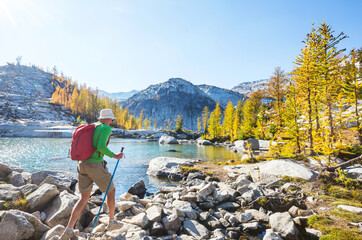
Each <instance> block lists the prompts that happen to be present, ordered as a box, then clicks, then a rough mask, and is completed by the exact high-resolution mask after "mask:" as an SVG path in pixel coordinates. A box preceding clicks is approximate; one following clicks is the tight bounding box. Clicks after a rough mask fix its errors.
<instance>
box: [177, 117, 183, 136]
mask: <svg viewBox="0 0 362 240" xmlns="http://www.w3.org/2000/svg"><path fill="white" fill-rule="evenodd" d="M175 121H176V127H175V131H176V133H182V132H183V129H182V125H183V120H182V117H181V116H180V115H177V119H176V120H175Z"/></svg>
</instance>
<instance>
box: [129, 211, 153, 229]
mask: <svg viewBox="0 0 362 240" xmlns="http://www.w3.org/2000/svg"><path fill="white" fill-rule="evenodd" d="M149 222H150V220H149V219H148V218H147V215H146V213H140V214H138V215H136V216H134V217H133V218H132V219H131V220H130V223H131V224H134V225H138V226H140V227H141V228H145V227H146V226H147V225H148V223H149Z"/></svg>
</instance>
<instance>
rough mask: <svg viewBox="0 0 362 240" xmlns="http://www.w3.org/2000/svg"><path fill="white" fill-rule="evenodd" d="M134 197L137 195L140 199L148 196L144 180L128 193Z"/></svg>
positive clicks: (133, 186)
mask: <svg viewBox="0 0 362 240" xmlns="http://www.w3.org/2000/svg"><path fill="white" fill-rule="evenodd" d="M127 192H128V193H130V194H132V195H137V196H138V197H139V198H143V197H144V196H145V194H146V186H145V183H144V181H143V180H140V181H138V182H136V183H135V184H133V185H132V187H130V188H129V189H128V191H127Z"/></svg>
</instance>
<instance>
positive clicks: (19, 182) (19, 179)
mask: <svg viewBox="0 0 362 240" xmlns="http://www.w3.org/2000/svg"><path fill="white" fill-rule="evenodd" d="M9 183H10V184H12V185H14V186H16V187H20V186H24V185H25V180H24V178H23V175H22V174H21V173H15V174H14V175H13V176H12V177H11V179H10V181H9Z"/></svg>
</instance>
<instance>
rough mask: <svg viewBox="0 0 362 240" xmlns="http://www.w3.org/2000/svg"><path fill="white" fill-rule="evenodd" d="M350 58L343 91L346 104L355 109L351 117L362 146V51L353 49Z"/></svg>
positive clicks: (346, 67) (346, 68)
mask: <svg viewBox="0 0 362 240" xmlns="http://www.w3.org/2000/svg"><path fill="white" fill-rule="evenodd" d="M349 56H350V57H349V61H346V62H345V64H346V65H345V69H344V77H343V81H342V91H343V95H344V98H345V100H346V101H345V103H346V104H347V106H351V108H352V109H353V112H352V113H351V114H349V116H350V117H352V119H353V120H352V121H353V122H354V123H355V125H356V127H355V129H356V131H357V133H358V140H359V144H360V145H362V114H361V111H360V110H359V109H358V101H359V100H361V99H362V67H361V66H362V49H360V50H358V51H356V50H355V49H352V51H351V53H350V55H349Z"/></svg>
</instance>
